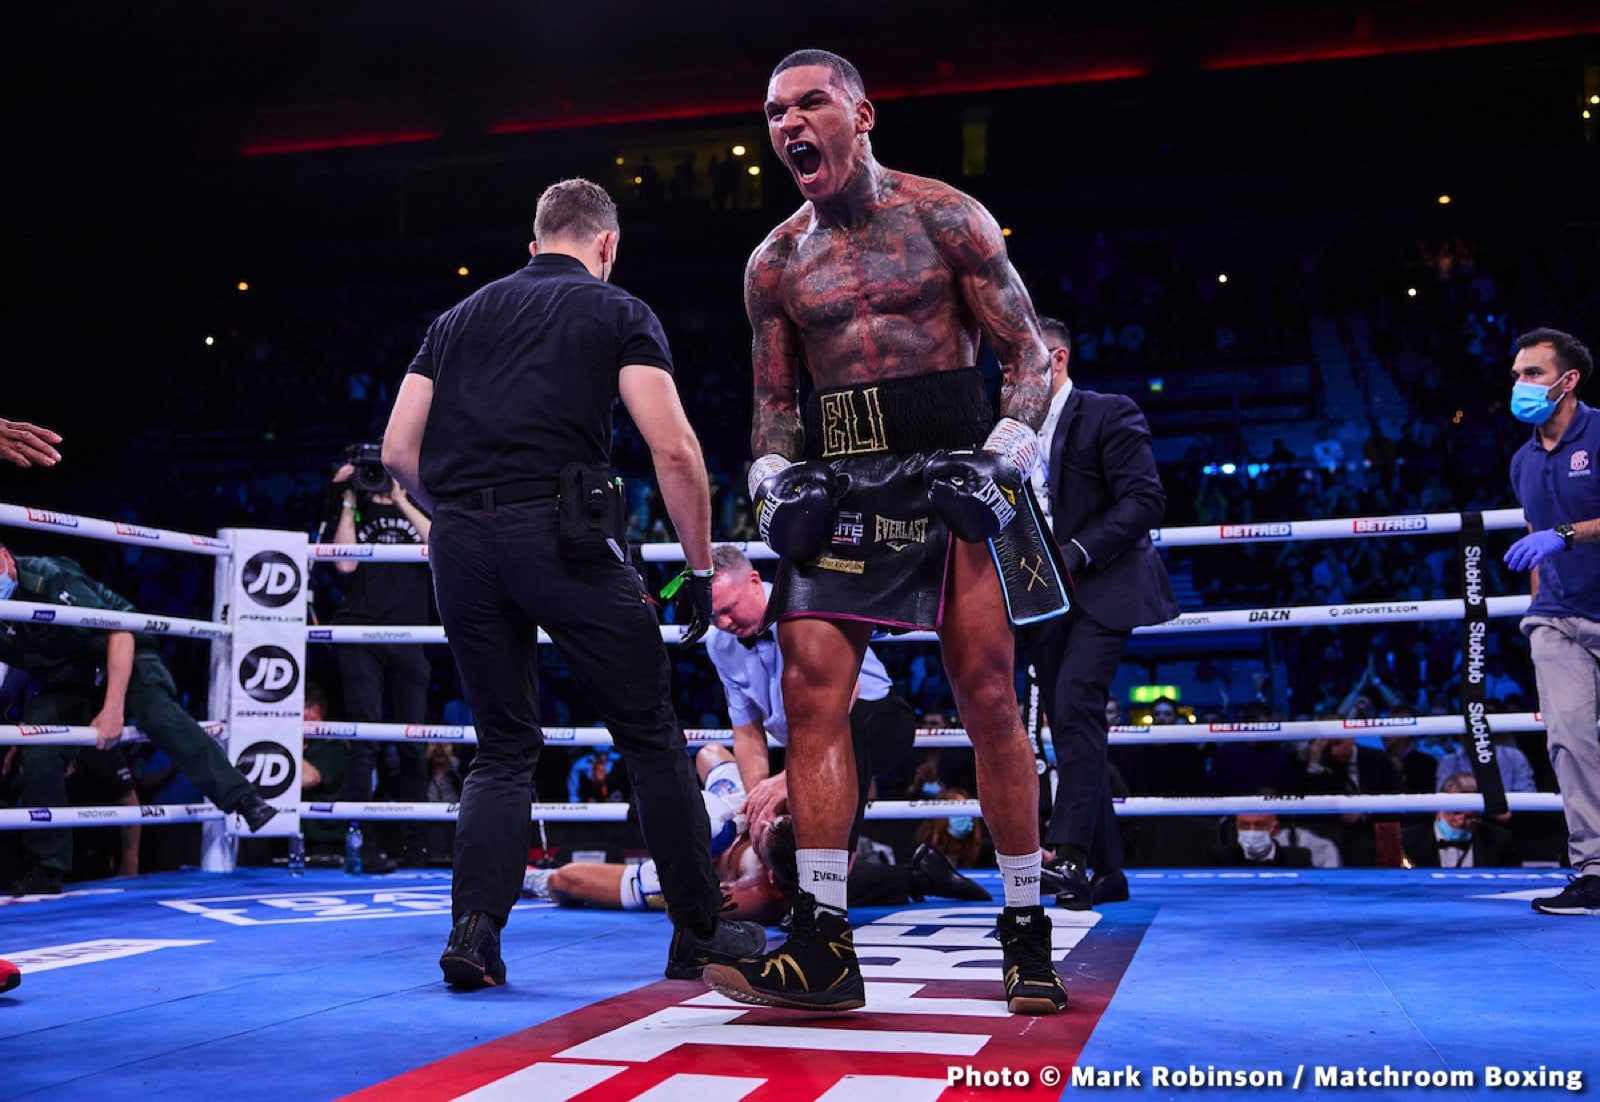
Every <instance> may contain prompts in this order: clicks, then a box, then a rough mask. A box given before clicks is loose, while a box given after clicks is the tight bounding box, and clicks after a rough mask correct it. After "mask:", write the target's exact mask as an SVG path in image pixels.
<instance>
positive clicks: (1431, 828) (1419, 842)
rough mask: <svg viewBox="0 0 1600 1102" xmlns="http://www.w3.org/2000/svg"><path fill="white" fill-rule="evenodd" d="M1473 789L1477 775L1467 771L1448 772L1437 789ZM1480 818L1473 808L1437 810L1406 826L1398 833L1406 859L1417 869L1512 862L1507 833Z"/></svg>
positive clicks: (1483, 866) (1496, 865)
mask: <svg viewBox="0 0 1600 1102" xmlns="http://www.w3.org/2000/svg"><path fill="white" fill-rule="evenodd" d="M1477 790H1478V781H1477V778H1475V777H1474V776H1473V775H1472V774H1471V773H1455V774H1452V775H1451V776H1448V777H1446V778H1445V779H1444V784H1443V785H1441V786H1440V787H1439V791H1440V792H1476V791H1477ZM1482 819H1483V816H1481V815H1479V814H1478V813H1477V812H1475V811H1441V812H1439V813H1438V814H1437V815H1435V816H1434V817H1433V818H1432V819H1430V820H1429V821H1428V822H1425V823H1417V824H1416V825H1414V826H1408V827H1406V828H1405V829H1404V830H1402V831H1401V832H1400V845H1401V847H1402V848H1403V849H1404V850H1405V854H1406V860H1408V861H1410V862H1411V865H1412V867H1413V868H1419V869H1437V868H1441V867H1443V868H1447V869H1493V868H1505V867H1507V866H1511V865H1515V864H1516V863H1517V861H1516V857H1515V855H1514V854H1513V852H1512V838H1511V832H1510V831H1509V830H1507V829H1506V828H1505V827H1499V826H1495V825H1494V824H1493V823H1485V822H1483V821H1482Z"/></svg>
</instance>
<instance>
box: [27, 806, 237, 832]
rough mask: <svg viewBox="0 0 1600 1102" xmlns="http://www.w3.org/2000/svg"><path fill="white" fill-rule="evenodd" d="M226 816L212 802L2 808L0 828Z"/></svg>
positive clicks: (182, 820) (143, 823) (135, 823)
mask: <svg viewBox="0 0 1600 1102" xmlns="http://www.w3.org/2000/svg"><path fill="white" fill-rule="evenodd" d="M226 818H227V816H226V815H224V814H223V813H222V812H221V811H218V810H217V809H216V808H215V807H212V806H211V805H210V804H140V805H138V806H137V807H128V806H126V805H123V804H112V805H110V806H107V807H6V808H0V830H5V829H10V830H50V829H53V828H55V827H73V826H146V825H151V824H156V825H159V824H162V823H205V822H212V821H220V820H223V819H226Z"/></svg>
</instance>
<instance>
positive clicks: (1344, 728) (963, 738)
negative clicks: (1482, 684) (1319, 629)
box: [0, 712, 1544, 748]
mask: <svg viewBox="0 0 1600 1102" xmlns="http://www.w3.org/2000/svg"><path fill="white" fill-rule="evenodd" d="M1490 719H1491V721H1492V723H1493V724H1494V729H1495V731H1496V732H1500V731H1506V732H1510V731H1542V730H1544V720H1543V718H1542V717H1541V715H1540V713H1538V712H1495V713H1491V715H1490ZM14 730H16V728H7V727H0V745H4V744H5V742H6V741H7V732H8V731H14ZM83 730H85V731H93V730H94V728H92V727H85V728H83ZM1465 732H1466V727H1465V722H1464V721H1463V720H1462V718H1461V717H1460V716H1459V715H1447V716H1417V717H1415V718H1401V717H1394V718H1376V719H1304V720H1297V721H1294V722H1283V723H1172V724H1167V725H1165V726H1159V725H1157V726H1150V727H1143V726H1121V727H1113V728H1111V744H1112V745H1113V746H1149V745H1161V744H1166V743H1174V742H1303V741H1305V740H1307V739H1314V738H1359V737H1361V736H1363V735H1380V736H1381V735H1384V734H1391V735H1406V736H1412V737H1426V736H1430V735H1460V734H1464V733H1465ZM304 735H305V737H306V738H333V739H355V740H357V741H360V742H461V743H475V742H477V741H478V733H477V731H476V730H474V729H473V728H471V727H466V726H454V725H450V724H432V723H344V722H337V721H334V722H330V721H327V720H323V721H322V722H319V723H307V724H306V725H305V728H304ZM683 735H684V739H685V740H686V741H687V742H688V743H689V744H690V745H691V746H703V745H705V744H707V743H722V744H723V745H728V744H731V743H732V742H733V731H732V730H731V729H729V728H727V727H686V728H684V731H683ZM544 740H545V742H546V743H548V744H550V745H555V746H610V745H611V734H610V732H609V731H607V730H606V729H605V728H604V727H546V728H544ZM767 745H768V746H769V747H771V746H782V745H783V743H781V742H777V741H776V740H774V739H772V738H770V737H769V738H768V739H767ZM916 745H917V746H918V747H928V748H933V747H952V746H953V747H962V746H971V745H972V743H971V741H970V740H969V739H968V738H967V732H966V731H965V730H964V729H963V728H960V727H919V728H917V741H916Z"/></svg>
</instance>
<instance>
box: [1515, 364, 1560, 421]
mask: <svg viewBox="0 0 1600 1102" xmlns="http://www.w3.org/2000/svg"><path fill="white" fill-rule="evenodd" d="M1565 378H1566V375H1564V374H1563V375H1562V376H1561V379H1565ZM1561 379H1557V380H1556V381H1555V382H1554V383H1551V384H1550V385H1549V386H1540V385H1539V384H1538V383H1516V384H1514V385H1513V386H1512V387H1511V416H1513V417H1515V418H1516V419H1517V420H1518V421H1522V422H1524V423H1526V424H1529V425H1542V424H1544V423H1545V422H1546V421H1548V420H1550V415H1551V414H1552V413H1554V412H1555V410H1556V404H1557V402H1559V401H1560V399H1559V398H1557V399H1555V400H1551V398H1550V392H1551V391H1552V390H1554V389H1555V388H1556V387H1558V386H1560V385H1561Z"/></svg>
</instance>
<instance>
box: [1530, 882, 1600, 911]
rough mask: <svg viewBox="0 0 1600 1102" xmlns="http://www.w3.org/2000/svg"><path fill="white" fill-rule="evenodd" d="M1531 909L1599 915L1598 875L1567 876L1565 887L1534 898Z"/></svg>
mask: <svg viewBox="0 0 1600 1102" xmlns="http://www.w3.org/2000/svg"><path fill="white" fill-rule="evenodd" d="M1533 909H1534V910H1536V911H1541V912H1543V913H1544V914H1547V915H1600V876H1593V875H1591V876H1569V877H1567V886H1566V887H1564V888H1562V889H1561V891H1560V892H1559V893H1558V894H1556V895H1546V896H1541V897H1540V898H1538V899H1535V900H1534V901H1533Z"/></svg>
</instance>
